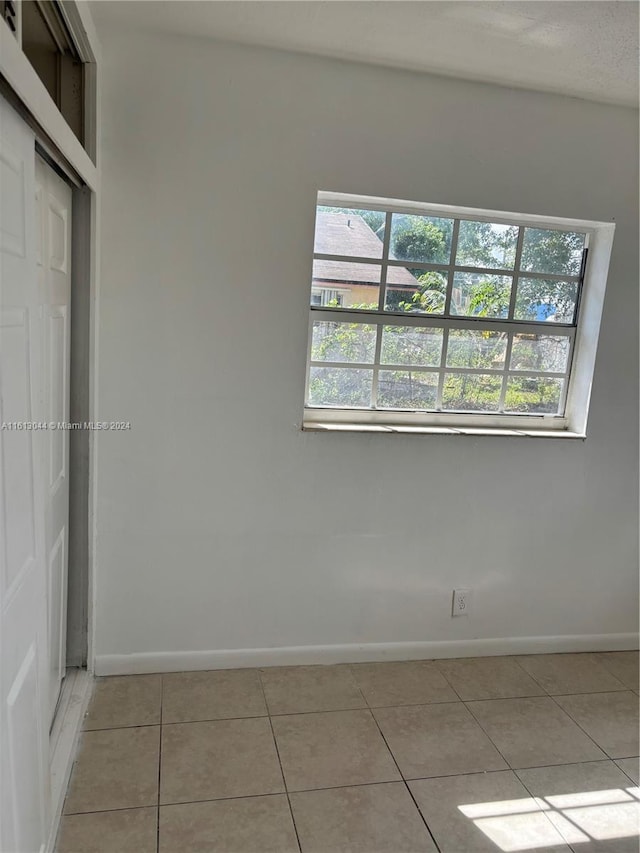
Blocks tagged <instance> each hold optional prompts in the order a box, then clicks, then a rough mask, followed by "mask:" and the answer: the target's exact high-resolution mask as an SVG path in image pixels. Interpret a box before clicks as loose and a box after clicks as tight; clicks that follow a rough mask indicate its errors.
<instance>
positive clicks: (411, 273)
mask: <svg viewBox="0 0 640 853" xmlns="http://www.w3.org/2000/svg"><path fill="white" fill-rule="evenodd" d="M448 275H449V274H448V273H447V271H446V270H425V269H414V268H409V267H388V268H387V290H386V295H385V304H384V307H385V310H386V311H404V312H406V313H410V314H442V312H443V311H444V303H445V299H446V296H447V280H448Z"/></svg>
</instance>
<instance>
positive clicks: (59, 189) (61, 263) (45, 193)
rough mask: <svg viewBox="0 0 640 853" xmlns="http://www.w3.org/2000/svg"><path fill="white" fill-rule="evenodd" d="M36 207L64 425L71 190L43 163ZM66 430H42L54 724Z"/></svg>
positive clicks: (62, 666)
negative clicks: (45, 432) (38, 208)
mask: <svg viewBox="0 0 640 853" xmlns="http://www.w3.org/2000/svg"><path fill="white" fill-rule="evenodd" d="M36 185H37V190H36V196H35V197H36V204H37V205H39V206H40V211H39V215H38V217H37V218H38V221H39V222H40V224H41V227H40V231H39V239H40V240H41V247H40V251H39V252H38V255H39V257H40V258H41V263H40V264H39V266H38V279H39V288H40V301H41V306H42V316H43V329H42V334H43V343H44V352H45V353H46V358H45V360H44V363H43V373H42V375H43V378H44V389H43V393H44V404H45V408H46V412H47V420H48V421H49V422H53V423H55V424H59V423H67V422H68V421H69V359H70V350H69V345H70V337H69V320H70V303H71V265H70V258H71V189H70V187H69V186H68V185H67V184H66V183H65V182H64V181H63V180H62V178H60V177H59V176H58V175H57V174H56V173H55V172H54V171H53V169H51V168H50V167H49V166H48V165H47V164H46V163H44V162H43V161H42V160H40V159H39V158H38V159H37V160H36ZM68 459H69V431H68V430H66V429H49V430H47V438H46V446H45V469H46V471H47V491H46V497H45V504H46V505H45V530H46V553H47V565H48V605H49V606H48V628H49V649H50V669H49V679H50V681H49V715H50V721H52V720H53V715H54V713H55V709H56V705H57V703H58V698H59V696H60V689H61V686H62V681H63V679H64V675H65V671H66V636H67V630H66V622H67V572H68V548H67V541H68V534H67V531H68V526H69V471H68Z"/></svg>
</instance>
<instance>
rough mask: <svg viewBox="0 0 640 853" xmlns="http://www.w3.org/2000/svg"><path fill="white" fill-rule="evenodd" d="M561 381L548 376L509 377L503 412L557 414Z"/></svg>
mask: <svg viewBox="0 0 640 853" xmlns="http://www.w3.org/2000/svg"><path fill="white" fill-rule="evenodd" d="M563 381H564V380H562V379H551V378H550V377H548V376H534V377H529V376H510V377H509V378H508V380H507V391H506V394H505V401H504V410H505V412H521V413H523V414H528V415H556V414H558V406H559V405H560V395H561V393H562V384H563Z"/></svg>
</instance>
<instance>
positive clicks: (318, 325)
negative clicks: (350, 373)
mask: <svg viewBox="0 0 640 853" xmlns="http://www.w3.org/2000/svg"><path fill="white" fill-rule="evenodd" d="M375 349H376V327H375V326H370V325H363V324H360V323H333V322H332V323H329V322H326V321H324V320H315V321H314V323H313V339H312V342H311V360H312V361H346V362H349V361H359V362H361V363H364V364H366V363H369V362H373V356H374V353H375Z"/></svg>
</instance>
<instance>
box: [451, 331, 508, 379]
mask: <svg viewBox="0 0 640 853" xmlns="http://www.w3.org/2000/svg"><path fill="white" fill-rule="evenodd" d="M506 350H507V335H506V333H504V332H484V331H475V330H474V331H470V330H467V329H450V330H449V342H448V344H447V367H475V368H478V367H486V368H489V369H491V370H502V369H503V368H504V359H505V354H506Z"/></svg>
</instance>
